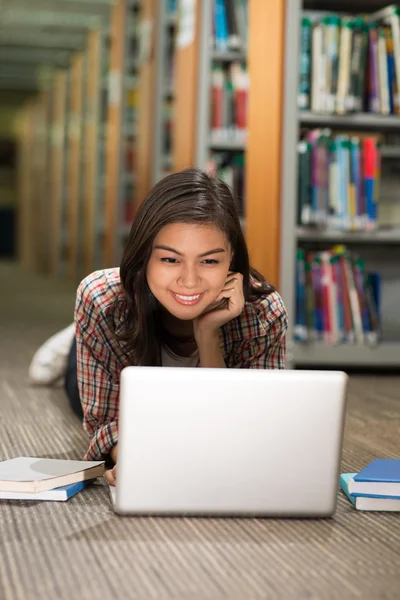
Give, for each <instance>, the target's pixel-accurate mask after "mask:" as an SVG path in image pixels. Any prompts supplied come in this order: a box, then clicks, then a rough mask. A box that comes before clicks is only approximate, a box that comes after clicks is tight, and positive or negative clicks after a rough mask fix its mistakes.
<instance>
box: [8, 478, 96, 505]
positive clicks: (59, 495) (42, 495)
mask: <svg viewBox="0 0 400 600" xmlns="http://www.w3.org/2000/svg"><path fill="white" fill-rule="evenodd" d="M90 483H92V481H91V480H88V481H78V482H77V483H70V484H69V485H64V486H61V487H57V488H54V489H52V490H45V491H44V492H36V493H35V492H2V491H0V500H33V501H35V502H38V501H42V500H47V501H54V502H66V501H67V500H69V499H70V498H72V496H75V495H76V494H78V493H79V492H81V491H82V490H83V489H84V488H85V487H88V485H90Z"/></svg>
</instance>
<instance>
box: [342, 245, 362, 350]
mask: <svg viewBox="0 0 400 600" xmlns="http://www.w3.org/2000/svg"><path fill="white" fill-rule="evenodd" d="M344 264H345V269H346V280H347V286H348V289H349V297H350V308H351V315H352V322H353V327H354V334H355V340H356V342H357V343H358V344H363V343H364V330H363V325H362V319H361V310H360V303H359V298H358V293H357V287H356V283H355V280H354V273H353V266H352V261H351V257H350V255H349V254H347V253H346V255H345V263H344Z"/></svg>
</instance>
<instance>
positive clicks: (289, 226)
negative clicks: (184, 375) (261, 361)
mask: <svg viewBox="0 0 400 600" xmlns="http://www.w3.org/2000/svg"><path fill="white" fill-rule="evenodd" d="M387 5H388V3H387V2H374V3H373V6H371V8H370V7H369V6H368V3H361V2H360V3H353V6H352V5H351V3H349V4H348V5H344V4H343V3H342V4H341V6H338V3H337V2H336V3H334V2H329V1H324V2H318V1H313V2H312V3H311V2H308V3H307V2H306V3H305V4H304V5H303V2H302V1H301V0H286V20H285V42H284V82H283V83H284V96H283V119H282V155H281V156H282V171H281V181H282V185H281V218H280V291H281V294H282V296H283V298H284V301H285V304H286V306H287V309H288V312H289V316H290V318H289V330H288V338H287V339H288V366H289V367H301V368H307V367H312V366H317V367H321V368H329V367H332V368H344V369H346V368H351V367H354V368H374V367H376V368H396V367H397V368H398V367H399V366H400V322H399V318H398V309H397V308H396V306H398V303H399V301H400V277H399V273H398V268H397V264H396V258H395V256H396V255H398V248H397V247H398V246H399V245H400V218H399V216H400V215H399V212H398V210H397V209H396V206H395V204H396V200H395V197H396V195H397V194H396V192H395V189H396V187H395V185H394V183H393V182H394V176H395V174H396V170H397V172H398V167H397V162H396V161H397V160H398V159H399V158H400V148H399V145H398V144H393V145H385V143H384V145H383V146H382V148H381V160H382V180H381V195H380V209H379V210H380V212H382V215H383V213H385V215H386V222H385V223H383V224H382V223H379V222H378V226H377V228H375V229H374V230H371V231H362V230H359V231H346V230H344V231H343V230H337V229H331V228H329V227H328V228H319V227H308V226H300V225H299V224H298V214H297V202H298V187H297V186H298V181H297V173H298V168H299V159H298V153H297V144H298V140H299V131H300V128H309V129H314V128H318V127H321V128H322V127H324V128H328V129H329V130H332V131H333V132H335V131H336V130H338V131H340V132H343V133H344V134H346V131H347V130H348V131H351V132H352V134H351V135H355V134H354V133H353V132H355V131H359V132H360V135H362V133H363V132H371V133H370V135H380V134H383V135H396V134H397V133H398V131H399V129H400V116H398V115H394V114H389V115H382V114H372V113H370V112H356V113H351V114H341V115H338V114H319V113H318V114H316V113H315V112H311V111H310V110H298V107H297V94H298V82H299V57H300V40H301V38H300V23H301V19H302V16H303V14H304V13H303V10H304V9H309V8H312V9H313V13H314V18H315V11H318V10H321V11H329V10H337V9H339V10H341V11H343V10H345V11H346V12H348V13H352V12H358V13H360V12H371V9H374V10H376V9H377V8H380V7H384V6H387ZM352 9H354V11H353V10H352ZM320 14H322V13H320ZM317 15H318V13H317ZM368 134H369V133H365V135H368ZM391 164H392V165H393V166H391ZM293 173H295V174H296V176H293ZM392 178H393V179H392ZM387 179H389V180H390V181H389V180H387ZM293 199H296V200H295V201H294V200H293ZM389 199H390V201H391V203H392V204H391V205H390V206H389V208H388V207H387V205H386V203H387V202H388V203H389ZM337 244H345V245H346V246H347V247H348V248H349V249H350V250H352V251H355V252H356V253H357V254H359V255H360V256H362V257H363V258H365V263H366V265H368V266H370V268H371V269H372V270H373V271H378V272H379V273H380V275H381V278H382V285H381V296H382V298H381V315H382V317H381V321H382V322H381V329H382V338H381V340H380V341H379V343H378V344H377V345H367V344H350V343H340V344H338V345H331V344H328V343H323V342H321V341H309V342H307V343H300V342H298V341H295V315H296V294H297V289H296V253H297V249H298V248H305V249H306V250H307V249H313V250H317V251H319V250H325V249H328V248H330V247H332V246H333V245H337ZM397 261H398V259H397Z"/></svg>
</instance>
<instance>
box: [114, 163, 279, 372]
mask: <svg viewBox="0 0 400 600" xmlns="http://www.w3.org/2000/svg"><path fill="white" fill-rule="evenodd" d="M170 223H194V224H202V225H205V224H212V225H213V226H214V227H217V228H218V229H219V230H220V231H221V232H222V233H224V234H225V235H226V237H227V239H228V241H229V243H230V245H231V248H232V257H233V258H232V262H231V265H230V268H231V270H232V271H234V272H238V273H242V275H243V288H244V296H245V299H246V300H251V299H255V298H256V297H259V296H260V295H267V294H269V293H271V292H272V291H274V288H273V287H272V286H271V285H269V284H267V283H266V281H265V280H264V278H263V277H262V276H261V275H260V273H258V272H257V271H256V270H255V269H252V268H251V267H250V265H249V256H248V251H247V246H246V241H245V239H244V235H243V232H242V227H241V224H240V219H239V211H238V203H237V202H236V200H235V199H234V197H233V195H232V192H231V191H230V189H229V187H228V186H227V185H226V183H224V182H223V181H222V180H220V179H217V178H215V177H210V176H209V175H207V174H206V173H205V172H203V171H201V170H199V169H187V170H185V171H180V172H178V173H174V174H172V175H169V176H168V177H165V178H164V179H162V180H161V181H160V182H159V183H157V184H156V185H155V186H154V187H153V189H152V190H151V191H150V193H149V194H148V196H147V198H146V199H145V200H144V202H143V204H142V205H141V207H140V208H139V210H138V212H137V215H136V218H135V220H134V222H133V225H132V228H131V231H130V234H129V238H128V241H127V244H126V247H125V250H124V253H123V256H122V260H121V265H120V277H121V284H122V288H123V291H124V300H123V303H124V306H123V311H124V315H125V316H124V322H123V330H122V331H121V332H120V333H119V334H118V340H119V342H120V343H122V344H123V347H124V350H125V352H126V354H127V355H129V359H130V362H131V363H132V364H135V365H144V366H151V365H153V366H155V365H159V364H160V360H161V347H162V344H163V327H162V323H161V309H160V305H159V302H158V300H157V299H156V298H155V297H154V296H153V294H152V292H151V291H150V288H149V286H148V284H147V278H146V269H147V263H148V262H149V259H150V255H151V252H152V247H153V241H154V239H155V237H156V235H157V234H158V233H159V232H160V230H161V229H162V228H163V227H165V226H166V225H168V224H170Z"/></svg>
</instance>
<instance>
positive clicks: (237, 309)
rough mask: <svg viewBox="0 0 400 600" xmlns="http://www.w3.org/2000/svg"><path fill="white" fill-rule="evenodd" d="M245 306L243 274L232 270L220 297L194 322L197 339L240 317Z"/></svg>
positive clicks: (212, 333) (215, 331) (211, 333)
mask: <svg viewBox="0 0 400 600" xmlns="http://www.w3.org/2000/svg"><path fill="white" fill-rule="evenodd" d="M243 307H244V294H243V275H242V274H241V273H232V272H231V271H230V272H229V273H228V276H227V279H226V282H225V285H224V287H223V289H222V290H221V293H220V294H219V296H218V298H216V299H215V301H214V302H213V303H212V304H211V306H209V307H208V308H207V311H206V312H205V313H203V314H202V315H201V316H200V317H198V318H197V319H195V320H194V322H193V329H194V336H195V339H196V341H197V342H198V341H199V340H200V339H201V338H203V337H204V336H207V335H214V334H216V333H217V332H218V330H219V329H220V327H222V325H225V323H228V322H229V321H231V320H232V319H234V318H235V317H238V316H239V315H240V314H241V313H242V311H243Z"/></svg>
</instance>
